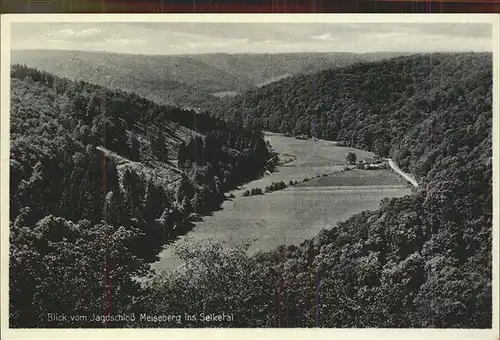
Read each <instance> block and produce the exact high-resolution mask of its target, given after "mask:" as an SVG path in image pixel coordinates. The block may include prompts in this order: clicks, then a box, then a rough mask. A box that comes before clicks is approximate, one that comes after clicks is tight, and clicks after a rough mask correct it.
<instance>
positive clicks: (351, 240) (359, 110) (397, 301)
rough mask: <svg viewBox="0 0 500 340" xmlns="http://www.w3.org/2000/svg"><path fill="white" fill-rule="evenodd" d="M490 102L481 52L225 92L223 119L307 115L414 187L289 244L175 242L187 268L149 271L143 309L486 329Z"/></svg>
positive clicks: (269, 320)
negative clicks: (270, 248) (403, 174)
mask: <svg viewBox="0 0 500 340" xmlns="http://www.w3.org/2000/svg"><path fill="white" fill-rule="evenodd" d="M491 105H492V59H491V55H490V54H457V55H444V54H433V55H417V56H412V57H401V58H395V59H392V60H388V61H382V62H376V63H368V64H360V65H355V66H350V67H347V68H344V69H340V70H332V71H325V72H323V73H320V74H319V75H317V76H299V77H295V78H292V79H288V80H282V81H279V82H277V83H274V84H271V85H269V86H265V87H263V88H261V89H259V90H255V91H252V92H250V93H247V94H245V95H243V96H239V97H235V98H234V99H233V100H230V101H228V104H227V106H224V107H221V111H219V115H220V116H222V117H224V118H226V119H229V120H233V121H237V122H242V123H244V124H245V125H246V126H252V127H260V128H265V129H270V130H274V131H283V132H285V133H287V132H292V133H293V132H295V133H311V132H310V130H309V129H310V127H311V126H312V127H313V131H312V134H313V135H316V136H318V137H321V138H329V139H339V140H344V141H346V142H347V143H348V144H350V145H352V146H357V147H360V148H366V149H369V150H374V151H376V152H377V153H379V154H382V155H392V156H393V157H394V158H395V159H396V160H397V161H398V162H399V163H400V164H401V166H402V167H404V168H405V169H406V170H408V171H410V172H411V173H413V174H414V175H415V176H416V177H417V178H418V179H419V182H420V183H421V185H420V186H419V188H418V190H417V191H415V192H414V193H413V194H411V195H407V196H405V197H402V198H393V199H386V200H384V201H383V202H382V203H381V206H380V209H378V210H376V211H365V212H363V213H360V214H357V215H355V216H352V217H351V218H349V219H348V220H346V221H344V222H342V223H339V224H338V225H337V226H336V227H334V228H332V229H330V230H324V231H322V232H321V233H320V234H319V235H318V236H317V237H316V238H314V239H312V240H308V241H305V242H304V243H302V244H301V245H300V246H293V245H291V246H283V247H280V248H279V249H277V250H276V251H274V252H269V253H259V254H257V255H256V256H253V257H248V256H246V248H245V247H244V246H242V247H241V248H238V249H233V250H227V249H223V248H222V247H221V246H220V245H218V244H213V245H212V246H211V247H210V248H208V249H205V248H203V247H201V246H199V245H191V246H190V247H183V248H181V249H179V250H178V253H179V256H181V258H183V259H185V260H186V261H187V270H186V271H184V272H183V273H182V274H180V275H179V274H178V273H176V274H172V275H169V274H165V276H164V277H161V278H157V280H156V281H155V284H154V285H153V286H152V288H151V289H152V293H151V294H152V298H151V299H148V300H146V301H145V302H144V307H143V308H145V309H146V310H153V311H154V313H169V312H172V311H173V310H174V309H181V310H183V311H184V310H185V311H188V312H187V313H188V314H193V313H196V312H197V311H200V310H203V311H226V312H233V313H234V314H235V315H236V316H235V321H234V322H220V323H219V325H220V326H224V327H437V328H449V327H452V328H460V327H472V328H489V327H491V322H492V309H491V308H492V301H491V299H492V295H491V294H492V292H491V274H492V272H491V270H492V258H491V250H492V244H491V242H492V183H491V180H492V149H491V148H492V106H491ZM292 122H293V123H294V124H292ZM309 123H313V124H311V125H309ZM294 130H295V131H294ZM199 273H201V274H199ZM214 278H217V279H214ZM186 282H190V284H189V285H186ZM221 282H223V283H224V284H223V286H221V284H220V283H221ZM190 325H192V326H197V327H202V326H203V325H204V323H203V322H201V321H200V320H199V319H198V320H197V321H193V322H191V323H190Z"/></svg>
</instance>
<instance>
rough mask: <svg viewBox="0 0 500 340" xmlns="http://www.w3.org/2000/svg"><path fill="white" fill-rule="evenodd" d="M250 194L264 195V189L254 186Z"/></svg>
mask: <svg viewBox="0 0 500 340" xmlns="http://www.w3.org/2000/svg"><path fill="white" fill-rule="evenodd" d="M250 194H251V195H262V194H263V192H262V189H261V188H253V189H252V190H251V191H250Z"/></svg>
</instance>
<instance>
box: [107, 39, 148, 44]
mask: <svg viewBox="0 0 500 340" xmlns="http://www.w3.org/2000/svg"><path fill="white" fill-rule="evenodd" d="M106 42H107V43H111V44H118V45H142V44H145V43H147V41H146V40H143V39H125V38H116V37H113V38H106Z"/></svg>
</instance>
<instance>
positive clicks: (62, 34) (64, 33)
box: [47, 27, 105, 40]
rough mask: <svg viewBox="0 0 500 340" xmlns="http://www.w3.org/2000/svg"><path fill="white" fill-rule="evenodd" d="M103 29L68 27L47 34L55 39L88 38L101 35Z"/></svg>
mask: <svg viewBox="0 0 500 340" xmlns="http://www.w3.org/2000/svg"><path fill="white" fill-rule="evenodd" d="M104 33H105V32H104V31H103V30H102V29H100V28H85V29H81V30H73V29H70V28H68V27H65V28H63V29H60V30H57V31H55V32H49V33H47V36H49V37H53V38H56V39H57V40H62V39H64V40H90V39H95V38H98V37H101V36H103V35H104Z"/></svg>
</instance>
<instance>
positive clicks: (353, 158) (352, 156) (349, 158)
mask: <svg viewBox="0 0 500 340" xmlns="http://www.w3.org/2000/svg"><path fill="white" fill-rule="evenodd" d="M345 159H346V161H347V162H348V163H349V164H355V163H356V159H357V157H356V154H355V153H354V152H349V153H348V154H347V156H346V158H345Z"/></svg>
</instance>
